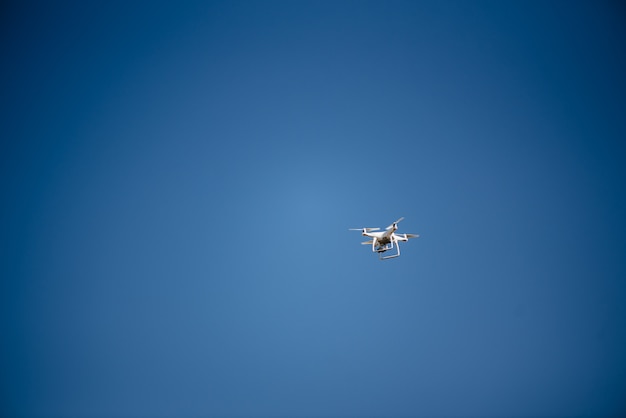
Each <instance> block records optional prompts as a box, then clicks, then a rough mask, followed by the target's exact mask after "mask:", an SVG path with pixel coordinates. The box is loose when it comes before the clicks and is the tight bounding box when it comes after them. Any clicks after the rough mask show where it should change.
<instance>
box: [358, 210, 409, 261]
mask: <svg viewBox="0 0 626 418" xmlns="http://www.w3.org/2000/svg"><path fill="white" fill-rule="evenodd" d="M403 219H404V217H402V218H400V219H398V220H397V221H395V222H394V223H392V224H391V225H389V226H388V227H387V228H385V230H384V231H381V232H374V231H379V230H380V228H350V231H361V235H363V236H364V237H370V238H372V239H371V240H369V241H365V242H362V243H361V244H363V245H371V246H372V252H375V253H377V254H378V258H379V259H380V260H388V259H390V258H396V257H400V245H399V242H400V241H402V242H406V241H408V240H409V239H410V238H418V237H419V235H416V234H396V230H397V229H398V223H399V222H400V221H401V220H403ZM394 247H395V248H396V253H395V254H392V255H387V256H385V255H383V254H384V253H385V252H387V251H389V250H393V249H394Z"/></svg>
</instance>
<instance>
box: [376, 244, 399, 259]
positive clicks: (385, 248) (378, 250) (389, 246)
mask: <svg viewBox="0 0 626 418" xmlns="http://www.w3.org/2000/svg"><path fill="white" fill-rule="evenodd" d="M393 243H394V242H393V241H391V242H390V243H389V244H386V245H384V246H379V247H375V246H374V245H372V251H374V252H375V253H378V259H379V260H388V259H390V258H396V257H400V246H399V245H398V243H397V242H396V245H395V247H396V253H395V254H392V255H387V256H384V257H383V253H384V252H386V251H389V250H393V247H394V245H393Z"/></svg>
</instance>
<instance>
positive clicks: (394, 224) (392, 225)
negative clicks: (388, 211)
mask: <svg viewBox="0 0 626 418" xmlns="http://www.w3.org/2000/svg"><path fill="white" fill-rule="evenodd" d="M403 219H404V216H403V217H402V218H400V219H398V220H397V221H395V222H394V223H392V224H391V225H389V226H388V227H387V228H385V229H386V230H387V231H389V230H390V229H392V228H393V227H395V226H396V224H398V223H399V222H400V221H401V220H403Z"/></svg>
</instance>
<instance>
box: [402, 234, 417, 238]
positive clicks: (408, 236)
mask: <svg viewBox="0 0 626 418" xmlns="http://www.w3.org/2000/svg"><path fill="white" fill-rule="evenodd" d="M404 235H406V237H407V238H419V235H417V234H404Z"/></svg>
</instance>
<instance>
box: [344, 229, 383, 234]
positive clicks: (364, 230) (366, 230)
mask: <svg viewBox="0 0 626 418" xmlns="http://www.w3.org/2000/svg"><path fill="white" fill-rule="evenodd" d="M379 229H380V228H350V231H362V232H363V233H365V232H371V231H378V230H379Z"/></svg>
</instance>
